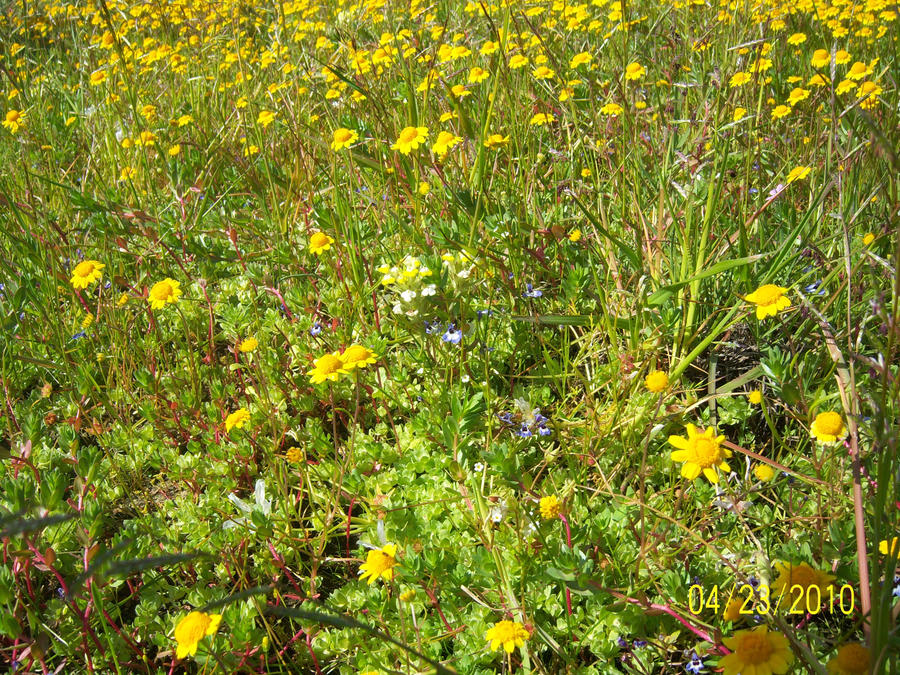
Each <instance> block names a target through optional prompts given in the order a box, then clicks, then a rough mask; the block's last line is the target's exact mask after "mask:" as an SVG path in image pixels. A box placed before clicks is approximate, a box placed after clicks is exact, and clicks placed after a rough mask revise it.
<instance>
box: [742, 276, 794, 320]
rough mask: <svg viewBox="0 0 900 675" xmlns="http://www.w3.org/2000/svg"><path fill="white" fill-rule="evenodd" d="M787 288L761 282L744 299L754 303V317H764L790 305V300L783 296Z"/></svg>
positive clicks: (773, 314)
mask: <svg viewBox="0 0 900 675" xmlns="http://www.w3.org/2000/svg"><path fill="white" fill-rule="evenodd" d="M786 292H787V289H786V288H784V287H783V286H776V285H774V284H763V285H762V286H760V287H759V288H757V289H756V290H755V291H753V292H752V293H750V294H749V295H747V296H744V300H746V301H747V302H752V303H753V304H754V305H756V318H757V319H765V318H766V317H767V316H775V315H776V314H778V312H780V311H782V310H784V309H787V308H788V307H790V306H791V301H790V300H789V299H788V298H787V297H785V295H784V294H785V293H786Z"/></svg>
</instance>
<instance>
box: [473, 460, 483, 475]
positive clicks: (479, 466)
mask: <svg viewBox="0 0 900 675" xmlns="http://www.w3.org/2000/svg"><path fill="white" fill-rule="evenodd" d="M472 468H473V469H475V473H481V472H482V471H484V464H482V463H481V462H475V466H474V467H472Z"/></svg>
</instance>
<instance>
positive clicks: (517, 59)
mask: <svg viewBox="0 0 900 675" xmlns="http://www.w3.org/2000/svg"><path fill="white" fill-rule="evenodd" d="M527 65H528V57H527V56H522V55H521V54H516V55H515V56H513V57H512V58H511V59H510V60H509V67H510V69H511V70H515V69H516V68H523V67H524V66H527Z"/></svg>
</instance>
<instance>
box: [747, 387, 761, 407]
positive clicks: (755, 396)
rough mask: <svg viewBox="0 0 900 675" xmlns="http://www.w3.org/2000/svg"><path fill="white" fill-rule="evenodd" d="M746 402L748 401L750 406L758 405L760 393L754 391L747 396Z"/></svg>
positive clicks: (756, 390) (757, 390)
mask: <svg viewBox="0 0 900 675" xmlns="http://www.w3.org/2000/svg"><path fill="white" fill-rule="evenodd" d="M747 400H748V401H750V404H751V405H759V404H760V403H762V392H761V391H760V390H759V389H754V390H753V391H751V392H750V393H749V394H747Z"/></svg>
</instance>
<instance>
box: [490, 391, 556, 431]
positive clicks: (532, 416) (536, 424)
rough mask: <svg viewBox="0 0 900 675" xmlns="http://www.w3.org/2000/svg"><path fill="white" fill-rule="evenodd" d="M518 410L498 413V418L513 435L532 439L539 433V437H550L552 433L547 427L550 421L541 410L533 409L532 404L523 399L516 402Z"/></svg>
mask: <svg viewBox="0 0 900 675" xmlns="http://www.w3.org/2000/svg"><path fill="white" fill-rule="evenodd" d="M515 404H516V410H515V411H512V412H509V411H505V412H501V413H497V418H498V419H499V420H500V421H501V422H503V423H504V424H505V425H506V426H507V427H508V428H509V430H510V431H512V433H513V434H515V435H516V436H518V437H519V438H531V437H532V436H534V434H535V433H537V434H538V435H539V436H549V435H550V434H551V433H553V432H552V431H550V429H549V428H548V427H547V422H548V421H549V420H548V418H546V417H545V416H544V415H542V414H541V409H540V408H532V407H531V404H529V403H528V402H527V401H525V400H524V399H521V398H517V399H516V400H515Z"/></svg>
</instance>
